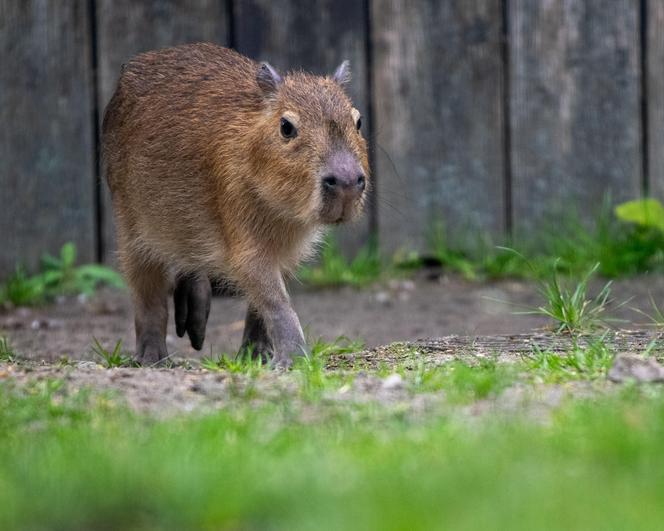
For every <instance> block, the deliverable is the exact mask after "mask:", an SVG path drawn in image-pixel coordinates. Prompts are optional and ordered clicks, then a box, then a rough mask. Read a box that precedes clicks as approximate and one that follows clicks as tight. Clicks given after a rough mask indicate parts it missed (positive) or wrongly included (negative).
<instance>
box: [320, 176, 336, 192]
mask: <svg viewBox="0 0 664 531" xmlns="http://www.w3.org/2000/svg"><path fill="white" fill-rule="evenodd" d="M337 184H339V181H338V180H337V178H336V177H335V176H334V175H328V176H327V177H324V178H323V186H324V187H325V188H326V189H328V190H334V189H335V188H336V187H337Z"/></svg>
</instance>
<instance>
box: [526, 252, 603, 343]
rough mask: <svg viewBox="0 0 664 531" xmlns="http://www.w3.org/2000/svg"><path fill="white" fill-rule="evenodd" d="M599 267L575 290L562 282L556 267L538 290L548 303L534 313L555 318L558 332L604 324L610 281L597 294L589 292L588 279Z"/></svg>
mask: <svg viewBox="0 0 664 531" xmlns="http://www.w3.org/2000/svg"><path fill="white" fill-rule="evenodd" d="M598 268H599V263H597V264H595V265H594V266H593V267H592V268H591V269H590V270H589V271H588V272H587V273H586V274H585V275H584V276H583V277H582V278H581V280H580V281H579V282H578V283H577V284H576V286H575V287H574V289H569V288H568V287H566V286H564V285H562V284H561V282H560V279H559V278H558V273H557V272H556V269H555V266H554V269H553V272H552V274H551V277H550V278H549V279H544V280H541V281H540V290H539V291H540V293H541V294H542V296H543V297H544V300H545V303H544V304H543V305H542V306H539V307H538V308H537V309H536V310H535V311H534V312H533V313H536V314H540V315H546V316H548V317H550V318H551V319H553V320H554V321H555V322H556V323H557V329H556V331H557V332H568V333H570V334H574V333H578V332H583V331H590V330H593V329H597V328H600V327H602V326H605V325H606V319H605V317H604V316H605V312H606V309H607V305H608V303H609V296H610V295H611V282H610V281H609V282H607V283H606V284H604V286H603V287H602V289H601V290H600V292H599V293H598V294H597V295H596V296H595V297H592V298H590V297H589V295H588V282H589V281H590V279H591V278H592V276H593V275H594V274H595V272H596V271H597V269H598Z"/></svg>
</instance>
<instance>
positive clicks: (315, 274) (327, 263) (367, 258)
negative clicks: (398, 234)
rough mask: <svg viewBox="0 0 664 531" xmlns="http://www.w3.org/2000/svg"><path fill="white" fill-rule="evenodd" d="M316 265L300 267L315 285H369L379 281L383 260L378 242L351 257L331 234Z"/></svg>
mask: <svg viewBox="0 0 664 531" xmlns="http://www.w3.org/2000/svg"><path fill="white" fill-rule="evenodd" d="M322 249H323V250H322V252H321V256H320V260H319V262H318V263H317V264H316V265H305V266H303V267H301V268H300V270H299V272H298V275H297V276H298V278H299V279H300V280H301V281H302V282H304V283H306V284H310V285H312V286H318V287H333V286H341V285H351V286H358V287H361V286H366V285H367V284H371V283H372V282H375V281H376V280H378V278H379V277H380V275H381V273H382V271H383V264H382V262H381V259H380V256H379V255H378V252H377V251H376V246H375V245H372V244H369V245H367V246H365V247H363V248H362V249H360V251H359V252H358V253H357V255H356V256H355V258H353V259H352V260H348V259H347V258H346V257H345V256H344V255H343V253H342V252H341V249H340V248H339V245H338V243H337V241H336V239H335V238H334V236H332V235H328V236H327V237H326V238H325V240H324V242H323V248H322Z"/></svg>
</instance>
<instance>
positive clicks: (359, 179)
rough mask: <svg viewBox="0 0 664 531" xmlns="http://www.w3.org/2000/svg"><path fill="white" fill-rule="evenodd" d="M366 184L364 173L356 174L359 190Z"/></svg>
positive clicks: (361, 190) (362, 189)
mask: <svg viewBox="0 0 664 531" xmlns="http://www.w3.org/2000/svg"><path fill="white" fill-rule="evenodd" d="M366 185H367V181H366V179H365V178H364V175H358V177H357V187H358V188H359V189H360V192H363V191H364V188H365V187H366Z"/></svg>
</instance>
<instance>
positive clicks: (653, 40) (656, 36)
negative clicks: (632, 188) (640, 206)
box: [645, 0, 664, 201]
mask: <svg viewBox="0 0 664 531" xmlns="http://www.w3.org/2000/svg"><path fill="white" fill-rule="evenodd" d="M646 13H647V16H648V19H647V26H646V32H647V33H646V41H645V43H646V47H647V52H646V57H647V66H646V70H647V78H646V83H647V85H646V94H647V98H648V99H647V102H646V105H647V107H646V112H647V120H648V174H649V175H648V189H649V192H650V194H651V195H653V196H654V197H656V198H658V199H659V200H660V201H664V2H662V1H661V0H648V2H647V8H646Z"/></svg>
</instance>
